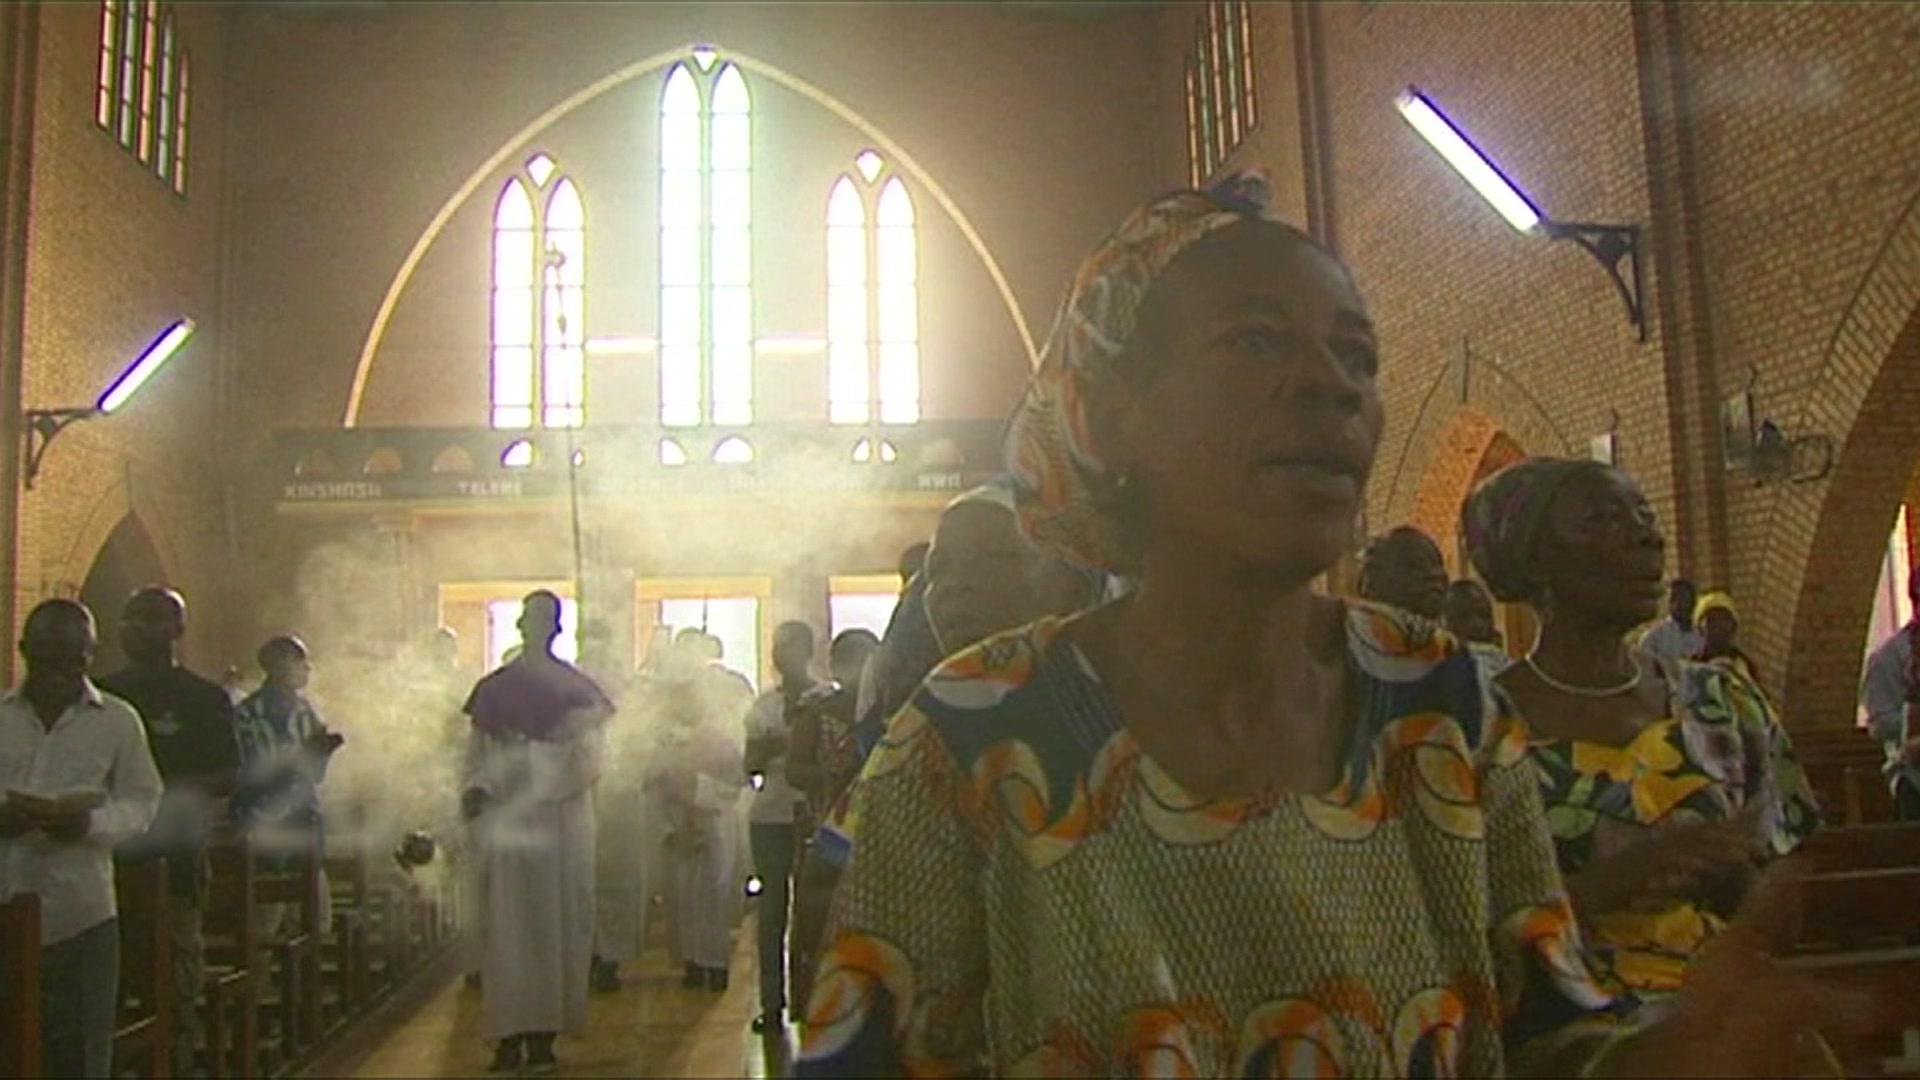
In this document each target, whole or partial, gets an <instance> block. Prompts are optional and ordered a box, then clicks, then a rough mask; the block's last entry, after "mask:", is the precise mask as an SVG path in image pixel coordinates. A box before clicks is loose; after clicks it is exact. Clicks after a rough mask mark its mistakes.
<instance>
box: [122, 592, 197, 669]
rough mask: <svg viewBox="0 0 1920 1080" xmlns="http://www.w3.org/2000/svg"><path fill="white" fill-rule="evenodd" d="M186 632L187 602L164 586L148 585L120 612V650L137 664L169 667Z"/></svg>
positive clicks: (129, 600) (128, 599)
mask: <svg viewBox="0 0 1920 1080" xmlns="http://www.w3.org/2000/svg"><path fill="white" fill-rule="evenodd" d="M186 632H187V601H186V599H185V598H184V597H182V596H181V595H180V594H179V593H177V592H175V591H173V590H172V589H169V588H167V587H166V586H164V585H149V586H147V587H146V588H144V589H141V590H139V591H137V592H135V593H134V594H133V595H132V596H129V597H128V598H127V603H126V606H125V607H123V608H121V610H120V648H121V649H122V650H124V651H125V652H126V654H127V657H128V658H129V659H131V660H133V661H134V662H135V663H137V664H151V665H158V666H162V667H165V666H170V665H171V664H172V663H173V662H174V648H175V646H176V645H177V644H178V642H179V641H180V638H181V637H182V636H184V635H185V634H186Z"/></svg>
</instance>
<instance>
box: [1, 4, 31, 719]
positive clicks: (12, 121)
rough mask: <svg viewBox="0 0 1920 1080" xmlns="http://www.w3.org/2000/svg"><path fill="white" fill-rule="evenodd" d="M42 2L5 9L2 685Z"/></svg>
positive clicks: (8, 629)
mask: <svg viewBox="0 0 1920 1080" xmlns="http://www.w3.org/2000/svg"><path fill="white" fill-rule="evenodd" d="M39 43H40V5H38V4H7V5H5V6H4V7H0V118H4V119H0V123H4V124H5V137H4V141H0V200H3V201H0V477H4V479H0V561H4V567H5V570H6V574H5V584H4V585H0V631H4V633H5V634H6V641H7V642H8V643H9V647H8V648H5V649H0V654H4V655H3V656H0V683H4V684H5V685H12V683H13V673H14V650H13V649H12V648H11V643H12V642H13V640H14V637H13V632H14V629H15V627H16V625H17V622H18V620H19V617H20V612H19V599H20V592H19V580H20V498H21V494H22V492H21V469H22V467H23V466H24V464H25V462H24V461H23V460H22V452H23V450H24V449H25V447H24V444H23V440H24V439H25V437H26V436H25V432H24V431H23V430H22V428H21V425H20V410H21V409H22V408H23V407H24V405H25V403H24V402H22V401H21V399H20V379H21V372H22V368H23V365H24V356H23V355H22V342H23V329H24V326H25V321H26V276H27V205H28V204H27V194H28V189H29V187H30V186H31V183H32V179H33V103H34V80H35V78H36V76H37V74H38V67H39V60H38V58H39Z"/></svg>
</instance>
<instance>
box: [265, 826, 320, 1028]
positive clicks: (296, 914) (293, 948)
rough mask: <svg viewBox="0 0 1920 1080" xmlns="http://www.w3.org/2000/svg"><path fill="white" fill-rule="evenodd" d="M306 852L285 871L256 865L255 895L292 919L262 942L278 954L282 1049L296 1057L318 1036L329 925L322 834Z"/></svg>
mask: <svg viewBox="0 0 1920 1080" xmlns="http://www.w3.org/2000/svg"><path fill="white" fill-rule="evenodd" d="M308 837H309V844H308V847H307V849H306V851H305V852H304V853H303V854H302V855H301V856H300V857H299V858H298V859H297V861H296V862H295V864H294V867H293V869H292V870H291V871H290V872H286V873H267V872H264V871H260V870H259V869H258V868H257V867H256V870H255V878H254V890H255V892H254V896H255V898H256V899H257V900H258V902H259V903H261V904H285V905H288V906H289V907H290V909H291V911H292V913H293V914H292V917H291V918H289V919H286V920H283V921H282V923H281V925H280V926H279V927H277V928H276V929H275V932H274V933H272V934H270V935H269V934H262V935H261V936H260V941H259V945H260V947H261V948H263V949H266V950H267V951H269V952H271V953H272V954H273V956H274V961H275V968H276V979H275V985H276V989H277V990H278V992H279V1001H278V1006H279V1007H278V1009H277V1010H276V1012H277V1014H278V1016H277V1019H278V1021H279V1025H280V1029H281V1036H282V1038H283V1039H284V1040H285V1046H284V1048H283V1053H284V1054H285V1055H286V1056H287V1057H288V1058H292V1057H294V1056H297V1055H298V1054H300V1053H301V1052H302V1051H304V1050H306V1049H308V1048H310V1047H312V1046H313V1045H314V1044H315V1043H316V1042H317V1041H318V1040H319V1037H320V1012H319V1010H320V946H321V944H322V942H323V941H324V939H325V928H324V927H323V926H322V925H321V922H320V911H321V899H320V891H321V889H322V888H324V883H323V881H322V875H321V861H320V837H319V835H318V834H317V833H309V834H308Z"/></svg>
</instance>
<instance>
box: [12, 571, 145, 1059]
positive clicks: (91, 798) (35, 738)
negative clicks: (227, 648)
mask: <svg viewBox="0 0 1920 1080" xmlns="http://www.w3.org/2000/svg"><path fill="white" fill-rule="evenodd" d="M94 642H95V631H94V623H93V615H92V613H90V612H89V611H87V609H86V607H85V606H84V605H82V604H79V603H76V602H74V601H72V600H49V601H47V602H45V603H43V604H41V605H40V606H38V607H36V608H34V609H33V612H32V614H30V615H28V616H27V623H26V628H25V631H24V632H23V633H22V635H21V640H20V655H21V656H22V657H24V658H25V660H26V667H27V676H26V679H25V680H24V681H23V682H22V683H21V684H20V686H19V688H18V689H16V690H13V691H12V692H10V693H7V694H5V695H4V696H0V787H4V788H5V792H6V796H5V799H6V801H5V803H4V804H0V899H8V898H11V897H13V896H14V895H16V894H19V893H37V894H38V895H39V897H40V945H41V949H42V950H43V951H42V953H41V957H40V986H39V993H40V1015H41V1017H42V1029H41V1036H42V1041H43V1043H44V1047H45V1049H44V1055H43V1056H44V1060H45V1067H46V1075H48V1076H106V1075H108V1074H109V1073H110V1071H111V1066H112V1059H113V1027H114V1019H115V1013H116V1012H117V1011H118V1007H119V991H120V936H119V934H120V930H119V919H118V910H117V909H116V907H115V903H114V892H113V848H114V845H116V844H118V843H120V842H122V841H124V840H129V839H131V838H133V837H135V836H138V835H140V834H141V833H142V832H144V831H146V828H147V826H148V824H149V823H151V822H152V820H153V815H154V812H155V811H156V810H158V809H159V806H160V792H161V783H160V773H159V770H158V769H156V768H155V767H154V764H153V756H152V754H151V753H149V752H148V750H147V734H146V730H145V728H143V727H142V726H141V723H140V716H139V714H138V713H136V712H134V710H133V707H132V706H130V705H128V704H127V703H126V702H124V701H121V700H120V699H119V698H116V697H112V696H109V695H107V694H102V693H101V692H100V691H99V690H98V689H97V688H96V687H95V686H94V685H93V682H92V681H91V680H89V679H88V678H87V665H88V664H89V662H91V661H92V659H93V647H94ZM0 992H12V993H21V992H31V990H26V991H23V990H22V988H19V987H11V988H0Z"/></svg>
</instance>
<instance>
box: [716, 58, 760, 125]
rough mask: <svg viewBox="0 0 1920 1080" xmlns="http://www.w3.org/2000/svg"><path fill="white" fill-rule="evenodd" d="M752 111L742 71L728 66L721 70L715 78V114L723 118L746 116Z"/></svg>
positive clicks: (730, 65)
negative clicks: (727, 116)
mask: <svg viewBox="0 0 1920 1080" xmlns="http://www.w3.org/2000/svg"><path fill="white" fill-rule="evenodd" d="M751 109H752V104H751V103H750V102H749V101H748V100H747V80H746V79H745V78H742V77H741V75H740V69H739V68H738V67H736V66H734V65H733V64H728V65H727V66H726V67H723V68H721V69H720V74H718V75H716V76H714V78H713V114H714V115H715V116H721V115H726V114H738V115H742V116H744V115H745V114H746V113H747V112H748V111H749V110H751Z"/></svg>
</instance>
